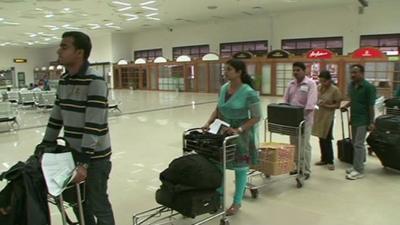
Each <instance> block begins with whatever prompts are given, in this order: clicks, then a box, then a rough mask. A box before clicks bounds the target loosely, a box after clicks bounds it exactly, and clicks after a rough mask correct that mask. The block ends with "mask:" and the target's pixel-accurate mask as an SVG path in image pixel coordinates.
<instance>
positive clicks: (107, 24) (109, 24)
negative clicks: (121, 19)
mask: <svg viewBox="0 0 400 225" xmlns="http://www.w3.org/2000/svg"><path fill="white" fill-rule="evenodd" d="M113 24H114V23H106V24H104V25H106V26H111V25H113Z"/></svg>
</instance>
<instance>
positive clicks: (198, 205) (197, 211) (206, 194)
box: [156, 185, 221, 218]
mask: <svg viewBox="0 0 400 225" xmlns="http://www.w3.org/2000/svg"><path fill="white" fill-rule="evenodd" d="M156 201H157V203H159V204H161V205H163V206H166V207H168V208H171V209H172V210H175V211H177V212H179V213H180V214H182V215H184V216H186V217H191V218H195V217H196V216H199V215H202V214H205V213H215V212H217V211H218V209H219V208H220V204H221V203H220V195H219V193H218V192H217V191H216V190H215V189H211V190H210V189H206V190H204V189H203V190H190V191H182V192H175V191H174V189H173V188H172V189H171V188H167V187H166V186H164V185H162V186H161V188H160V189H158V190H157V191H156Z"/></svg>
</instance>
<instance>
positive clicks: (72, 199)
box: [48, 182, 85, 225]
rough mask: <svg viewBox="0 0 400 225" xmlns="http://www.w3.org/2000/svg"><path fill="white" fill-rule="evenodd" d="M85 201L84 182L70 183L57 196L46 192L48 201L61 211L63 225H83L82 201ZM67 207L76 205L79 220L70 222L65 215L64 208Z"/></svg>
mask: <svg viewBox="0 0 400 225" xmlns="http://www.w3.org/2000/svg"><path fill="white" fill-rule="evenodd" d="M84 201H85V183H84V182H81V183H79V184H70V185H69V186H68V187H67V188H66V189H65V190H64V191H63V193H61V194H60V195H59V196H52V195H50V194H48V202H49V203H50V204H53V205H55V206H57V208H58V209H59V210H60V212H61V219H62V224H63V225H67V224H69V225H85V219H84V216H83V206H82V203H83V202H84ZM69 207H78V210H79V221H80V222H72V221H71V219H70V218H69V217H68V216H67V213H66V211H65V210H66V209H67V208H69Z"/></svg>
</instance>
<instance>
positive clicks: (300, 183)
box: [296, 177, 303, 188]
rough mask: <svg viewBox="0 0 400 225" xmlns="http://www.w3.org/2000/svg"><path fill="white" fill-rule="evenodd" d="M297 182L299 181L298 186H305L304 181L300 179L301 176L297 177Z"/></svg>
mask: <svg viewBox="0 0 400 225" xmlns="http://www.w3.org/2000/svg"><path fill="white" fill-rule="evenodd" d="M296 182H297V188H302V187H303V181H302V180H300V178H298V177H296Z"/></svg>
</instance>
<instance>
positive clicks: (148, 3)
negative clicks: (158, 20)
mask: <svg viewBox="0 0 400 225" xmlns="http://www.w3.org/2000/svg"><path fill="white" fill-rule="evenodd" d="M155 2H156V1H147V2H142V3H140V5H150V4H153V3H155Z"/></svg>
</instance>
